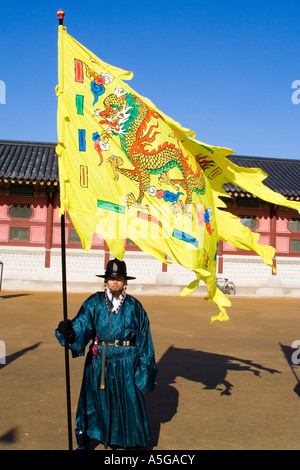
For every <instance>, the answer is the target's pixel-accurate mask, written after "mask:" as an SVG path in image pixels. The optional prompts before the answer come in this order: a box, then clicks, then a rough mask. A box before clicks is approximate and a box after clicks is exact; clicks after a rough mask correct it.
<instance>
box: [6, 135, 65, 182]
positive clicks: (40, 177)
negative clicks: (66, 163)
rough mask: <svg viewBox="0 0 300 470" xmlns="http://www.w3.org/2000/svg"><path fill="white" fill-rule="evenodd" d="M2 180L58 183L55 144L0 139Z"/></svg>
mask: <svg viewBox="0 0 300 470" xmlns="http://www.w3.org/2000/svg"><path fill="white" fill-rule="evenodd" d="M0 180H2V181H3V180H10V181H12V180H13V181H14V180H16V181H21V180H23V181H29V182H40V181H43V182H56V183H58V161H57V155H56V153H55V144H53V143H44V142H19V141H8V140H0Z"/></svg>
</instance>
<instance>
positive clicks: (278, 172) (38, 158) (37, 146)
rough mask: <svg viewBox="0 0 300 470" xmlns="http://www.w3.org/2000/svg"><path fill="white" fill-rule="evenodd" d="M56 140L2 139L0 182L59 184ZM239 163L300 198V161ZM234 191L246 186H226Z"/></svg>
mask: <svg viewBox="0 0 300 470" xmlns="http://www.w3.org/2000/svg"><path fill="white" fill-rule="evenodd" d="M55 145H56V144H54V143H45V142H21V141H9V140H0V181H3V180H7V181H8V180H9V181H18V180H19V181H29V182H41V181H42V182H47V183H48V184H49V183H50V182H51V183H54V184H58V183H59V178H58V157H57V154H56V153H55ZM229 158H230V160H231V161H232V162H233V163H235V164H236V165H238V166H243V167H251V168H261V169H262V170H263V171H264V172H265V173H267V174H268V178H267V179H266V180H265V181H264V183H265V184H266V185H267V186H268V187H270V188H271V189H273V190H274V191H277V192H279V193H281V194H283V195H284V196H287V197H288V198H296V197H300V160H291V159H285V158H263V157H246V156H240V155H230V157H229ZM225 189H226V191H228V192H231V193H238V194H243V193H245V191H244V190H243V188H237V187H236V186H234V185H233V184H231V183H228V184H226V185H225Z"/></svg>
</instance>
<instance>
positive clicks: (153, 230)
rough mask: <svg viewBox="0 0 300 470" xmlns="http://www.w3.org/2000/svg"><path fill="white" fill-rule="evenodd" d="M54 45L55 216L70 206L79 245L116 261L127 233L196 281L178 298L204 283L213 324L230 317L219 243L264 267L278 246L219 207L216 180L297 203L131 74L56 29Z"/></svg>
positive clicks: (280, 201)
mask: <svg viewBox="0 0 300 470" xmlns="http://www.w3.org/2000/svg"><path fill="white" fill-rule="evenodd" d="M58 51H59V83H58V86H57V88H56V94H57V97H58V118H57V123H58V145H57V154H58V156H59V175H60V204H61V205H60V213H61V214H62V213H64V212H65V210H66V211H67V212H68V214H69V216H70V218H71V220H72V223H73V225H74V227H75V229H76V231H77V233H78V235H79V237H80V240H81V243H82V247H83V249H84V250H86V251H88V250H89V249H90V247H91V244H92V236H93V234H94V233H99V234H100V235H102V237H103V238H104V239H105V240H106V242H107V244H108V246H109V249H110V251H111V253H112V254H113V255H114V256H115V257H116V258H118V259H120V260H122V259H123V255H124V251H125V250H124V240H125V239H126V238H129V239H131V240H132V241H133V242H134V243H136V245H138V246H139V247H140V248H141V250H143V251H144V252H146V253H148V254H150V255H152V256H154V257H155V258H157V259H158V260H160V261H162V262H164V263H165V262H166V263H171V261H170V260H169V259H171V260H173V261H175V262H176V263H178V264H180V265H182V266H184V267H185V268H187V269H189V270H191V271H193V272H194V273H195V281H193V282H192V283H191V284H190V285H189V286H187V287H186V288H185V289H183V291H182V293H181V295H187V294H189V293H191V292H193V291H194V290H195V289H197V287H198V285H199V282H200V281H201V280H202V281H204V282H205V284H206V286H207V290H208V294H207V297H206V298H207V300H212V301H213V302H215V303H216V304H217V306H218V307H219V309H220V313H219V315H216V316H213V318H212V321H214V320H215V319H219V320H227V319H228V316H227V313H226V310H225V307H226V306H230V301H229V300H228V299H227V297H226V296H225V295H224V294H223V293H222V292H221V291H220V290H219V289H218V288H217V287H216V285H215V278H216V263H217V248H218V242H219V240H224V241H226V242H228V243H230V244H231V245H232V246H234V247H238V248H243V249H250V250H254V251H256V252H257V253H258V254H259V255H260V256H262V257H263V259H264V261H265V262H266V263H267V264H268V265H270V266H271V265H272V258H273V257H274V254H275V250H274V248H272V247H269V246H267V247H265V246H263V245H259V244H258V237H259V236H258V235H257V234H253V233H252V232H251V231H250V230H249V229H247V228H245V227H244V226H243V225H242V224H241V223H240V222H239V220H238V219H237V218H236V217H234V216H233V215H232V214H230V213H228V212H225V211H223V210H222V207H224V206H225V204H224V203H223V202H222V200H221V199H220V196H228V195H227V194H226V192H225V191H224V189H223V184H224V183H228V182H232V183H234V184H235V185H236V186H239V187H242V188H244V189H245V190H247V191H249V192H251V193H252V194H254V195H259V197H260V198H261V199H264V198H265V199H266V200H267V201H270V202H275V203H277V204H281V205H289V206H290V207H291V204H292V205H293V207H295V208H297V209H298V210H299V207H300V205H296V203H287V201H286V200H285V198H284V197H283V196H281V195H280V194H277V193H274V192H273V191H271V190H269V189H268V188H267V187H266V186H264V185H263V183H262V181H263V179H264V178H265V177H266V176H267V175H265V174H264V173H263V172H261V171H260V170H258V169H245V168H240V167H237V166H236V165H234V164H232V163H231V162H230V161H229V160H228V159H227V158H226V156H228V155H230V154H232V150H230V149H225V148H220V147H214V146H211V145H207V144H204V143H201V142H199V141H197V140H196V139H195V135H194V133H193V132H192V131H190V130H188V129H184V128H182V127H181V126H180V124H178V123H177V122H175V121H173V120H172V119H171V118H169V117H168V116H166V115H165V114H164V113H162V112H161V111H159V110H158V109H157V108H156V106H155V105H154V104H153V103H152V102H151V101H150V100H149V99H147V98H145V97H142V96H140V95H139V94H138V93H137V92H135V91H134V90H132V89H131V88H130V87H129V86H128V84H125V83H124V81H123V80H129V79H131V78H132V73H131V72H127V71H125V70H121V69H119V68H117V67H113V66H111V65H109V64H107V63H105V62H103V61H102V60H100V59H99V58H98V57H96V56H95V55H94V54H93V53H92V52H90V51H89V50H87V49H86V48H84V47H83V46H82V45H81V44H79V43H78V42H77V41H76V40H75V39H73V38H72V37H71V36H70V35H69V34H68V33H67V31H66V28H65V27H63V26H59V39H58ZM166 255H167V256H168V258H167V259H166Z"/></svg>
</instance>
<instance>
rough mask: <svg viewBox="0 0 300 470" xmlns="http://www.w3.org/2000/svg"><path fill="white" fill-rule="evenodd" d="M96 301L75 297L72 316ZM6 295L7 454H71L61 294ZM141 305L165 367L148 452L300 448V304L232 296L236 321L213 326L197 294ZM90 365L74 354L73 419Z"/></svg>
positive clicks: (2, 420) (153, 401)
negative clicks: (59, 329) (58, 333)
mask: <svg viewBox="0 0 300 470" xmlns="http://www.w3.org/2000/svg"><path fill="white" fill-rule="evenodd" d="M128 292H129V293H130V286H129V288H128ZM88 295H89V294H68V316H69V318H72V317H73V316H75V314H76V313H77V311H78V309H79V307H80V305H81V303H82V301H83V300H85V299H86V298H87V297H88ZM0 297H1V298H0V325H1V327H0V340H1V343H0V345H1V347H2V351H3V348H4V346H5V348H6V363H5V364H0V393H1V401H0V450H64V449H67V448H68V437H67V412H66V392H65V369H64V367H65V366H64V350H63V348H62V347H61V346H60V345H59V344H58V342H57V340H56V338H55V336H54V329H55V328H56V326H57V324H58V322H59V321H60V320H61V319H62V317H63V306H62V295H61V294H60V293H59V292H47V293H45V292H43V293H41V292H40V293H39V292H20V291H14V292H9V291H2V292H0ZM137 297H138V296H137ZM139 299H140V300H141V301H142V303H143V305H144V307H145V309H146V310H147V312H148V315H149V318H150V323H151V329H152V336H153V341H154V345H155V352H156V360H157V366H158V375H157V384H156V388H155V391H153V392H151V393H149V394H148V395H147V396H146V401H147V409H148V415H149V421H150V427H151V432H152V440H151V442H150V443H149V446H148V447H147V448H148V449H153V450H222V449H228V450H229V449H231V450H237V449H241V450H254V449H269V450H272V449H290V450H299V449H300V440H299V435H298V425H299V417H300V383H299V379H300V367H299V366H298V365H297V364H293V361H292V354H293V353H294V356H293V357H294V358H295V359H297V357H298V355H297V351H295V350H294V349H292V344H293V342H294V341H296V340H298V339H299V340H300V299H295V298H294V299H291V298H275V299H268V298H247V297H232V298H231V300H232V307H230V308H228V310H227V312H228V314H229V317H230V320H229V321H228V322H215V323H214V324H213V325H211V324H210V316H211V315H213V314H216V313H217V308H216V306H215V305H214V304H212V303H208V302H206V301H205V300H203V299H201V298H199V297H179V296H158V297H155V296H140V297H139ZM299 342H300V341H299ZM299 352H300V351H299ZM299 356H300V354H299ZM0 357H1V356H0ZM84 360H85V359H84V358H76V359H72V358H71V357H70V369H71V404H72V418H73V422H74V419H75V413H76V406H77V399H78V394H79V390H80V385H81V378H82V371H83V366H84ZM2 362H3V360H2ZM294 362H297V361H294ZM73 445H74V447H76V445H75V440H74V444H73ZM98 450H99V451H101V450H103V447H102V446H99V447H98Z"/></svg>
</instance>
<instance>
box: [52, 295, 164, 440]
mask: <svg viewBox="0 0 300 470" xmlns="http://www.w3.org/2000/svg"><path fill="white" fill-rule="evenodd" d="M108 303H109V307H110V309H112V308H113V306H112V304H111V303H110V301H109V300H108ZM71 323H72V326H73V329H74V332H75V340H74V341H73V342H72V343H70V344H69V348H70V350H71V351H72V356H73V357H77V356H83V355H84V354H85V348H86V346H87V344H88V343H89V342H90V341H92V343H91V344H90V347H89V352H88V354H87V358H86V362H85V367H84V375H83V381H82V386H81V392H80V396H79V401H78V408H77V413H76V426H77V428H78V429H79V430H80V431H82V432H84V433H86V434H87V435H88V436H90V437H93V438H95V439H98V440H99V441H101V442H102V443H103V444H104V446H105V448H107V447H108V446H112V445H116V446H120V447H123V448H127V447H135V446H145V445H146V442H147V440H149V439H150V430H149V424H148V418H147V413H146V407H145V401H144V394H145V393H147V392H149V391H151V390H153V388H154V382H155V377H156V372H157V368H156V364H155V355H154V348H153V343H152V337H151V331H150V324H149V319H148V316H147V313H146V312H145V310H144V308H143V306H142V305H141V303H140V302H139V301H138V300H137V299H135V298H134V297H132V296H130V295H128V294H127V295H126V297H125V299H124V302H123V304H122V305H121V308H120V309H119V310H118V311H117V312H116V313H113V312H111V313H110V314H109V312H108V309H107V306H106V302H105V295H104V292H97V293H95V294H93V295H91V296H90V297H89V298H88V299H87V300H86V301H85V302H84V303H83V304H82V306H81V308H80V310H79V312H78V314H77V315H76V317H75V318H74V319H73V320H72V321H71ZM55 334H56V337H57V339H58V340H59V342H60V343H61V344H62V345H64V336H63V335H61V334H59V333H58V331H57V330H56V332H55ZM95 338H96V339H97V338H98V345H97V344H95ZM115 340H120V343H121V341H123V340H129V341H130V342H131V343H132V344H131V345H130V346H120V347H117V346H115V345H108V346H107V351H106V361H105V364H106V365H105V389H101V359H102V352H103V346H102V345H101V341H109V342H112V341H115Z"/></svg>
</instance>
